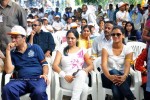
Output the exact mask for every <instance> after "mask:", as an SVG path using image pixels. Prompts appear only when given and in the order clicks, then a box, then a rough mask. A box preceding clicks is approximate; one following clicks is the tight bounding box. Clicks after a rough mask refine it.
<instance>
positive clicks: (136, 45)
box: [127, 42, 146, 60]
mask: <svg viewBox="0 0 150 100" xmlns="http://www.w3.org/2000/svg"><path fill="white" fill-rule="evenodd" d="M127 46H130V47H131V48H132V49H133V60H135V59H136V58H137V57H138V55H139V54H140V53H141V52H142V50H143V49H144V48H146V44H145V43H143V42H128V43H127Z"/></svg>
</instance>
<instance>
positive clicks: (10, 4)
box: [0, 0, 13, 8]
mask: <svg viewBox="0 0 150 100" xmlns="http://www.w3.org/2000/svg"><path fill="white" fill-rule="evenodd" d="M12 4H13V2H12V1H11V0H9V2H8V4H7V6H9V7H11V6H12ZM7 6H6V7H7ZM0 7H1V8H3V6H2V5H1V4H0Z"/></svg>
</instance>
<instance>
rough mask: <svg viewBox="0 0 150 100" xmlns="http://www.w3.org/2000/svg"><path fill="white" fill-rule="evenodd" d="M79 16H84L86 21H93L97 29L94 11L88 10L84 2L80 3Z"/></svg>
mask: <svg viewBox="0 0 150 100" xmlns="http://www.w3.org/2000/svg"><path fill="white" fill-rule="evenodd" d="M81 16H82V19H83V18H85V19H86V20H87V23H94V25H95V29H96V30H98V29H99V27H98V25H97V22H96V15H95V13H93V12H91V11H90V10H88V6H87V5H85V4H83V5H82V14H81Z"/></svg>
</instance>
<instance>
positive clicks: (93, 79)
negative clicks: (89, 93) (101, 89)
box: [90, 71, 96, 87]
mask: <svg viewBox="0 0 150 100" xmlns="http://www.w3.org/2000/svg"><path fill="white" fill-rule="evenodd" d="M90 74H91V77H92V80H91V82H92V87H93V86H96V72H94V71H91V72H90Z"/></svg>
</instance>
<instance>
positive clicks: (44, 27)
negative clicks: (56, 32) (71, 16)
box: [41, 25, 53, 32]
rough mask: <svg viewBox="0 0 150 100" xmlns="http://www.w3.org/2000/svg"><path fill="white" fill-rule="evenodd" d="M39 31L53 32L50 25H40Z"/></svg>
mask: <svg viewBox="0 0 150 100" xmlns="http://www.w3.org/2000/svg"><path fill="white" fill-rule="evenodd" d="M41 29H42V30H43V31H44V32H50V31H49V30H53V27H52V26H51V25H42V27H41ZM47 29H49V30H47Z"/></svg>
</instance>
